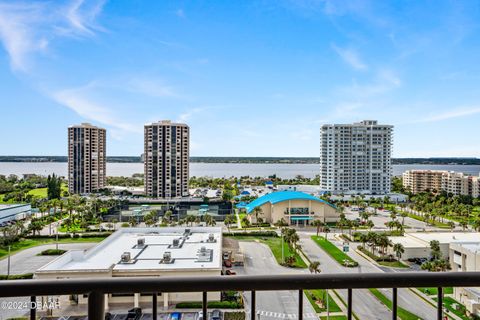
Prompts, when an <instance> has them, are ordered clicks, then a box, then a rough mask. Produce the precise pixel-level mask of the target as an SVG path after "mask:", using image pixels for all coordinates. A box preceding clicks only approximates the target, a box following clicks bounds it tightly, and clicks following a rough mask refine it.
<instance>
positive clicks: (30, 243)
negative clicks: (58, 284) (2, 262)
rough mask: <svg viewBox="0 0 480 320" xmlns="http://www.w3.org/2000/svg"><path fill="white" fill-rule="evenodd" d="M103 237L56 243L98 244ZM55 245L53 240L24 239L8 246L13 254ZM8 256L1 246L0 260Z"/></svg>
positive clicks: (6, 250)
mask: <svg viewBox="0 0 480 320" xmlns="http://www.w3.org/2000/svg"><path fill="white" fill-rule="evenodd" d="M103 239H105V237H92V238H71V239H58V243H59V244H62V243H78V242H100V241H102V240H103ZM51 243H55V239H24V240H21V241H18V242H15V243H13V244H12V245H11V246H10V253H11V254H14V253H17V252H19V251H22V250H25V249H28V248H32V247H36V246H41V245H44V244H51ZM7 255H8V247H4V246H1V247H0V259H1V258H3V257H6V256H7Z"/></svg>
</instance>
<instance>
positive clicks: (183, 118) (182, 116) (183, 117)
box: [177, 108, 205, 123]
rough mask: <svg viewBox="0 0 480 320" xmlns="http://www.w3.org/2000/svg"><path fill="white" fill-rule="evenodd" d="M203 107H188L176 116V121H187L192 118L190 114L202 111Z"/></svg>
mask: <svg viewBox="0 0 480 320" xmlns="http://www.w3.org/2000/svg"><path fill="white" fill-rule="evenodd" d="M204 110H205V108H193V109H190V110H188V111H187V112H184V113H182V114H180V116H179V117H178V120H177V122H183V123H185V122H187V121H188V120H190V119H191V118H192V116H193V115H194V114H196V113H200V112H202V111H204Z"/></svg>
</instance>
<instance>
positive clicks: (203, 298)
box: [202, 291, 208, 320]
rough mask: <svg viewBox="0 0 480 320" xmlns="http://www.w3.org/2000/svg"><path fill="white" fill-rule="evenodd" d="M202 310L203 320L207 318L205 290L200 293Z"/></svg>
mask: <svg viewBox="0 0 480 320" xmlns="http://www.w3.org/2000/svg"><path fill="white" fill-rule="evenodd" d="M202 311H203V320H208V313H207V292H206V291H204V292H203V295H202Z"/></svg>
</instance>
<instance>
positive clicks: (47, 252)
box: [40, 249, 67, 256]
mask: <svg viewBox="0 0 480 320" xmlns="http://www.w3.org/2000/svg"><path fill="white" fill-rule="evenodd" d="M65 252H67V251H66V250H62V249H47V250H43V251H42V252H40V255H41V256H59V255H61V254H64V253H65Z"/></svg>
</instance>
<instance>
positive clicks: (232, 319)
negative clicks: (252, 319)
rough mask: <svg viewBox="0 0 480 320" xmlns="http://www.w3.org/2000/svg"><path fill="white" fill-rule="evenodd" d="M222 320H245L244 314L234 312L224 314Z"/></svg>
mask: <svg viewBox="0 0 480 320" xmlns="http://www.w3.org/2000/svg"><path fill="white" fill-rule="evenodd" d="M223 319H224V320H245V319H246V317H245V312H243V311H236V312H225V313H224V315H223Z"/></svg>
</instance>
